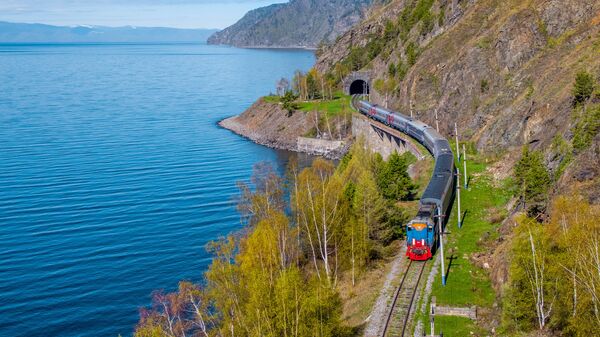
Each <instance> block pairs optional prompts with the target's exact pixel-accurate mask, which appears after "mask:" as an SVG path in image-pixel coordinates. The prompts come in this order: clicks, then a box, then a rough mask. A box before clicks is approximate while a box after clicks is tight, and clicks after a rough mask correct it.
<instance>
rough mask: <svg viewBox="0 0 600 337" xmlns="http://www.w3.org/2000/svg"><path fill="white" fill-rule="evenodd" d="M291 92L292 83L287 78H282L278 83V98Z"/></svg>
mask: <svg viewBox="0 0 600 337" xmlns="http://www.w3.org/2000/svg"><path fill="white" fill-rule="evenodd" d="M289 91H290V81H288V79H287V78H285V77H282V78H281V79H280V80H279V81H277V96H283V95H285V94H286V93H287V92H289Z"/></svg>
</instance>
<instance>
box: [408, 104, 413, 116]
mask: <svg viewBox="0 0 600 337" xmlns="http://www.w3.org/2000/svg"><path fill="white" fill-rule="evenodd" d="M408 105H409V106H410V118H413V104H412V100H411V101H408Z"/></svg>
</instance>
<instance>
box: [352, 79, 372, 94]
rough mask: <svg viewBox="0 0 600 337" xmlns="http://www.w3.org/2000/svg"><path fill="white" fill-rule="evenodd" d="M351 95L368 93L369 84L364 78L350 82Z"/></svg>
mask: <svg viewBox="0 0 600 337" xmlns="http://www.w3.org/2000/svg"><path fill="white" fill-rule="evenodd" d="M349 94H350V95H368V94H369V84H368V83H367V82H365V81H363V80H356V81H354V82H352V83H351V84H350V90H349Z"/></svg>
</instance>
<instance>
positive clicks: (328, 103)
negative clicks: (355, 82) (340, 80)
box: [297, 93, 352, 117]
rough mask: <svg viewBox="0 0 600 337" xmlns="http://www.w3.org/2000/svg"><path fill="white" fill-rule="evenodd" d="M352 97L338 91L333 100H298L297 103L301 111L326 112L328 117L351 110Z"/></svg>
mask: <svg viewBox="0 0 600 337" xmlns="http://www.w3.org/2000/svg"><path fill="white" fill-rule="evenodd" d="M351 99H352V97H351V96H347V95H343V94H341V93H336V95H335V97H334V99H332V100H323V101H319V100H317V101H309V102H298V103H297V105H298V110H299V111H304V112H311V111H320V112H326V113H327V116H328V117H334V116H336V115H338V114H340V113H343V112H350V101H351Z"/></svg>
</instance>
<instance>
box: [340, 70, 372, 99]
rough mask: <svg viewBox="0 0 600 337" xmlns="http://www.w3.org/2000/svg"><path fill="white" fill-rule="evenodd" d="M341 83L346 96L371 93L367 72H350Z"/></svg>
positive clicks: (369, 77) (369, 78)
mask: <svg viewBox="0 0 600 337" xmlns="http://www.w3.org/2000/svg"><path fill="white" fill-rule="evenodd" d="M343 83H344V92H345V93H346V95H360V94H362V95H368V94H369V93H370V91H371V76H370V74H369V73H368V72H359V71H355V72H352V73H350V75H348V76H347V77H346V78H345V79H344V82H343Z"/></svg>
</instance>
